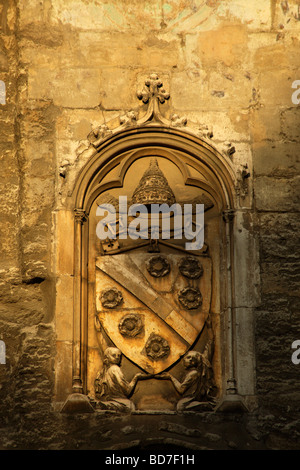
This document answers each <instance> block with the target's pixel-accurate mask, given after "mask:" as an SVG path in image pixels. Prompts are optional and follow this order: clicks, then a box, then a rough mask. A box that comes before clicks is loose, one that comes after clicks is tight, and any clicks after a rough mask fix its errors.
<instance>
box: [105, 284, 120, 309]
mask: <svg viewBox="0 0 300 470" xmlns="http://www.w3.org/2000/svg"><path fill="white" fill-rule="evenodd" d="M100 300H101V303H102V305H103V307H106V308H115V307H117V306H118V305H120V304H121V303H122V302H123V295H122V292H120V291H119V290H118V289H116V288H115V287H110V288H108V289H105V290H104V291H102V292H101V294H100Z"/></svg>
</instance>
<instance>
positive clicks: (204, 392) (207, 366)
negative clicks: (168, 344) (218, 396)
mask: <svg viewBox="0 0 300 470" xmlns="http://www.w3.org/2000/svg"><path fill="white" fill-rule="evenodd" d="M208 330H209V335H210V339H209V340H208V342H207V343H206V346H205V349H204V351H203V353H200V352H199V351H189V352H188V353H187V354H186V355H185V356H184V358H183V365H184V368H185V370H186V373H185V375H184V378H183V381H182V382H180V381H179V380H178V379H177V378H176V377H174V376H173V375H171V374H169V373H164V374H162V375H161V376H160V378H163V379H170V380H171V381H172V383H173V385H174V387H175V389H176V391H177V392H178V393H179V394H180V395H182V398H181V399H180V400H179V401H178V403H177V411H185V410H195V409H196V408H201V407H202V406H203V404H205V405H213V404H214V398H213V396H212V391H213V389H214V381H213V369H212V365H211V360H212V356H213V346H214V341H213V335H212V329H211V323H210V320H209V321H208Z"/></svg>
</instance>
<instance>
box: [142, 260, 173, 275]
mask: <svg viewBox="0 0 300 470" xmlns="http://www.w3.org/2000/svg"><path fill="white" fill-rule="evenodd" d="M147 270H148V272H149V273H150V274H151V276H153V277H163V276H166V275H167V274H168V273H169V272H170V263H169V262H168V261H167V259H166V258H164V257H162V256H153V258H150V259H149V260H148V262H147Z"/></svg>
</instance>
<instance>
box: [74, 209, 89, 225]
mask: <svg viewBox="0 0 300 470" xmlns="http://www.w3.org/2000/svg"><path fill="white" fill-rule="evenodd" d="M74 217H75V220H76V222H77V223H79V224H81V225H82V224H83V223H84V222H86V221H87V219H88V217H87V214H86V212H85V210H84V209H74Z"/></svg>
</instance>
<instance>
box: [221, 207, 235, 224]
mask: <svg viewBox="0 0 300 470" xmlns="http://www.w3.org/2000/svg"><path fill="white" fill-rule="evenodd" d="M234 214H235V211H234V209H225V211H223V220H224V222H226V223H228V222H232V221H233V218H234Z"/></svg>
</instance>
